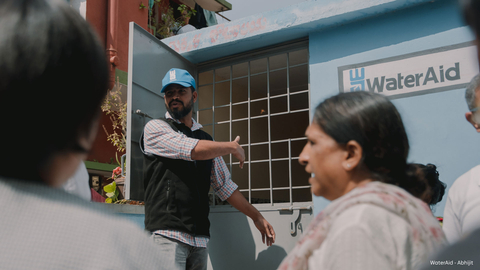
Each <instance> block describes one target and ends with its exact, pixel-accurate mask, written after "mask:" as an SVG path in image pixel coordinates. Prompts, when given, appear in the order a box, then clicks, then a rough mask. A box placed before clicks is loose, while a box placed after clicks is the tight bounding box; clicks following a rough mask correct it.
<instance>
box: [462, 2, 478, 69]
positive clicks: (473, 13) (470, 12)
mask: <svg viewBox="0 0 480 270" xmlns="http://www.w3.org/2000/svg"><path fill="white" fill-rule="evenodd" d="M460 3H461V4H462V8H463V16H464V18H465V21H466V22H467V24H468V25H470V27H472V29H473V31H474V32H475V39H476V43H477V52H478V59H479V63H480V47H479V46H478V45H480V44H479V41H480V1H478V0H460Z"/></svg>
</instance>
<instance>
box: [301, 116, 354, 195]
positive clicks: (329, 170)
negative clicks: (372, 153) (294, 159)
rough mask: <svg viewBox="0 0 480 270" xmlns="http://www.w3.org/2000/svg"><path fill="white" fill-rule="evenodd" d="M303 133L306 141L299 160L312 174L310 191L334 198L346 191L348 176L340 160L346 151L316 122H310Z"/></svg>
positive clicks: (343, 157)
mask: <svg viewBox="0 0 480 270" xmlns="http://www.w3.org/2000/svg"><path fill="white" fill-rule="evenodd" d="M305 134H306V136H307V139H308V141H307V144H306V145H305V147H304V148H303V151H302V153H301V154H300V157H299V162H300V164H303V165H305V171H306V172H308V173H311V174H312V177H311V178H310V179H309V182H310V184H311V185H312V186H311V190H312V193H313V194H315V195H316V196H322V197H324V198H326V199H328V200H335V199H336V198H338V197H340V196H342V195H343V194H345V193H346V189H347V185H348V178H347V177H346V173H345V170H344V168H343V166H342V162H343V161H344V160H345V159H346V158H347V156H348V153H347V151H346V150H345V149H344V148H343V147H342V146H340V145H339V144H338V143H337V142H336V141H335V140H334V139H332V138H331V137H330V136H328V135H327V134H326V133H325V132H323V130H322V129H321V128H320V126H319V125H318V124H316V123H312V124H310V126H309V127H308V128H307V131H306V132H305Z"/></svg>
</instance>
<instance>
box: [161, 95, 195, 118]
mask: <svg viewBox="0 0 480 270" xmlns="http://www.w3.org/2000/svg"><path fill="white" fill-rule="evenodd" d="M173 101H176V102H179V103H181V104H182V107H183V108H182V109H178V108H176V109H173V110H172V109H170V106H171V104H172V102H173ZM166 107H167V112H168V113H169V114H170V115H171V116H172V117H173V118H174V119H177V120H180V119H182V118H183V117H185V116H187V115H188V114H189V113H190V112H191V111H192V108H193V97H192V100H190V102H189V103H188V104H187V106H185V104H183V102H182V101H180V100H172V101H170V104H168V106H166Z"/></svg>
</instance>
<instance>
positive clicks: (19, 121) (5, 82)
mask: <svg viewBox="0 0 480 270" xmlns="http://www.w3.org/2000/svg"><path fill="white" fill-rule="evenodd" d="M0 25H1V27H0V74H2V79H1V80H0V124H1V126H2V131H1V132H0V143H1V145H2V147H0V149H1V154H0V164H1V165H0V176H6V177H15V178H17V179H27V180H37V181H38V180H41V179H40V176H39V171H40V170H41V169H42V168H43V166H45V164H46V163H47V162H48V161H49V160H50V158H51V157H53V155H54V154H56V153H61V152H75V151H77V152H82V151H86V149H83V148H82V147H81V146H80V145H79V143H78V142H79V138H81V137H83V136H87V134H88V133H89V132H90V130H91V127H92V124H93V123H94V121H95V119H96V118H97V117H98V116H99V112H100V104H101V102H102V100H103V98H104V96H105V94H106V92H107V90H108V89H107V88H108V66H107V63H106V56H105V52H104V49H103V48H102V46H100V44H99V42H98V40H97V37H96V35H95V34H94V32H93V30H92V28H91V27H90V26H89V24H88V23H87V22H86V21H85V19H83V18H82V17H81V16H80V14H79V13H78V12H77V11H75V10H73V9H71V8H70V7H69V6H68V5H67V4H66V3H65V1H62V0H2V1H0Z"/></svg>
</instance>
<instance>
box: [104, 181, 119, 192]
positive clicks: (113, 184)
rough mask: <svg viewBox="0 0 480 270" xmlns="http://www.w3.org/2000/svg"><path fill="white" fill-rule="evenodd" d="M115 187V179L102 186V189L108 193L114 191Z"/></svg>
mask: <svg viewBox="0 0 480 270" xmlns="http://www.w3.org/2000/svg"><path fill="white" fill-rule="evenodd" d="M116 188H117V184H116V183H115V181H113V182H112V183H110V184H108V185H106V186H104V187H103V190H105V192H107V193H110V192H115V189H116Z"/></svg>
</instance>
